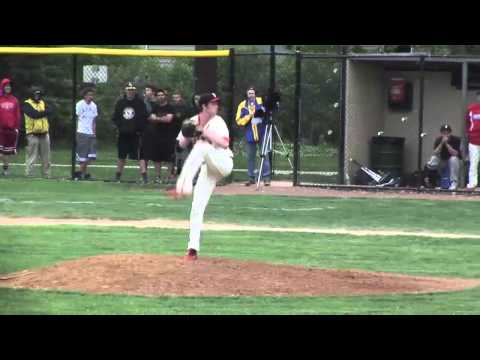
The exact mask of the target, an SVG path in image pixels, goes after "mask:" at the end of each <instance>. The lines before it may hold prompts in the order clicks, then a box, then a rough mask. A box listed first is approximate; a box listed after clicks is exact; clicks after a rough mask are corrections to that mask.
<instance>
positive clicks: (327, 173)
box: [10, 163, 338, 176]
mask: <svg viewBox="0 0 480 360" xmlns="http://www.w3.org/2000/svg"><path fill="white" fill-rule="evenodd" d="M10 166H20V167H25V164H20V163H11V164H10ZM35 166H37V167H38V166H40V164H35ZM51 166H52V167H59V168H70V167H72V165H66V164H52V165H51ZM88 167H89V168H98V169H116V168H117V166H116V165H95V164H92V165H88ZM125 169H138V166H132V165H125ZM162 169H164V170H168V167H165V166H163V167H162ZM233 171H234V172H241V173H245V172H247V169H233ZM275 173H276V174H279V175H292V174H293V171H292V170H275ZM299 174H301V175H319V176H337V175H338V172H336V171H299Z"/></svg>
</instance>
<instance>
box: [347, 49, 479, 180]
mask: <svg viewBox="0 0 480 360" xmlns="http://www.w3.org/2000/svg"><path fill="white" fill-rule="evenodd" d="M345 61H346V72H345V84H344V86H345V89H346V93H345V99H344V100H345V103H344V104H343V106H344V107H345V117H344V119H343V122H344V128H345V136H344V144H345V146H344V157H343V172H344V178H343V179H342V180H343V181H342V183H343V184H346V185H350V184H352V179H353V176H354V174H355V170H356V167H354V166H352V164H351V163H350V161H349V159H350V158H352V157H353V158H355V159H356V160H358V161H360V162H362V163H364V164H368V165H370V160H371V153H370V151H371V148H370V142H371V139H372V137H375V136H378V135H379V134H381V136H385V137H400V138H404V139H405V147H404V153H403V170H404V175H407V174H409V173H412V172H414V171H418V170H421V169H423V166H424V165H425V163H426V162H427V161H428V160H429V158H430V157H431V155H432V153H433V144H434V141H435V139H436V137H437V136H439V130H440V127H441V126H442V125H443V124H449V125H450V126H451V127H452V128H453V133H454V135H457V136H459V137H462V138H463V139H464V143H465V130H466V125H465V112H466V108H467V104H468V103H470V102H472V101H474V99H475V93H476V91H478V90H480V82H479V81H478V79H479V76H478V74H479V70H480V68H479V65H480V59H479V58H478V57H472V56H469V57H465V56H432V55H429V54H426V53H416V54H415V53H413V54H374V55H373V54H370V55H349V56H348V57H347V58H346V60H345ZM395 79H403V80H404V81H406V82H407V83H408V84H409V85H410V87H411V90H410V91H411V100H412V101H411V106H407V107H405V108H403V109H402V108H400V109H396V108H395V107H392V106H391V105H390V103H389V96H390V95H389V94H390V90H391V86H392V81H395ZM463 165H464V166H463V168H464V169H465V167H466V166H467V164H465V162H464V164H463ZM462 174H464V171H462Z"/></svg>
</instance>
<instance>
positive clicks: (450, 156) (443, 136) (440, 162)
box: [425, 125, 462, 190]
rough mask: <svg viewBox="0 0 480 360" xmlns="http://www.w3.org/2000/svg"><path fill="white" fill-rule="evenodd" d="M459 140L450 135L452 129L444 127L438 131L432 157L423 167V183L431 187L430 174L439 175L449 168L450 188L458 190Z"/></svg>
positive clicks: (447, 126)
mask: <svg viewBox="0 0 480 360" xmlns="http://www.w3.org/2000/svg"><path fill="white" fill-rule="evenodd" d="M460 145H461V139H460V138H459V137H457V136H454V135H452V128H451V127H450V126H449V125H444V126H442V127H441V129H440V136H439V137H438V138H437V139H436V140H435V143H434V146H433V152H434V155H433V156H432V158H431V159H430V161H429V162H428V163H427V165H426V166H425V172H426V176H425V183H426V185H427V186H428V185H431V182H432V177H433V176H432V174H434V173H437V174H438V173H441V172H442V171H443V169H444V168H445V167H446V166H448V167H449V168H450V188H449V190H456V189H457V188H458V178H459V175H460V159H461V157H462V155H461V151H460Z"/></svg>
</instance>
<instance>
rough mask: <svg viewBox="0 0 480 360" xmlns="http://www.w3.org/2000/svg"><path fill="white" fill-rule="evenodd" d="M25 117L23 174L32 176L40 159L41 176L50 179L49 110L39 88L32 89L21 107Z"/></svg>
mask: <svg viewBox="0 0 480 360" xmlns="http://www.w3.org/2000/svg"><path fill="white" fill-rule="evenodd" d="M22 110H23V114H24V116H25V133H26V135H27V143H28V145H27V148H26V159H25V163H26V164H25V165H26V166H25V174H26V175H27V176H32V174H33V166H34V164H35V162H36V161H37V158H38V157H40V160H41V162H42V169H43V176H44V177H45V178H48V177H50V135H49V123H48V118H49V116H50V115H51V109H50V108H49V106H48V105H47V103H46V102H45V100H44V99H43V90H42V89H41V88H40V87H37V86H34V87H33V88H32V95H31V97H30V98H28V99H27V100H26V101H25V102H24V103H23V105H22Z"/></svg>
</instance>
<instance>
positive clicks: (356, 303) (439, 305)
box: [0, 288, 480, 315]
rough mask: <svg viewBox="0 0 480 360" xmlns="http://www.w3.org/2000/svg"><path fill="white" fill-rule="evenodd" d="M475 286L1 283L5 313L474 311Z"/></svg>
mask: <svg viewBox="0 0 480 360" xmlns="http://www.w3.org/2000/svg"><path fill="white" fill-rule="evenodd" d="M479 298H480V288H476V289H472V290H467V291H462V292H454V293H444V294H434V295H430V294H426V295H389V296H358V297H357V296H356V297H328V298H320V297H318V298H315V297H308V298H303V297H299V298H291V297H288V298H279V297H275V298H274V297H229V298H222V297H216V298H178V297H160V298H147V297H140V296H120V295H91V294H80V293H64V292H56V291H33V290H13V289H1V288H0V314H1V315H4V314H9V315H14V314H17V315H23V314H29V315H50V314H55V315H75V314H82V315H118V314H122V315H185V314H187V315H266V314H267V315H375V314H377V315H478V314H479V313H480V303H479V301H478V299H479Z"/></svg>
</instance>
